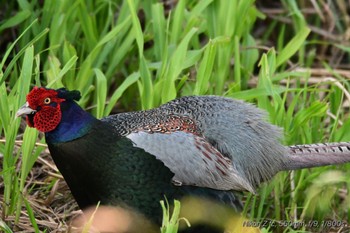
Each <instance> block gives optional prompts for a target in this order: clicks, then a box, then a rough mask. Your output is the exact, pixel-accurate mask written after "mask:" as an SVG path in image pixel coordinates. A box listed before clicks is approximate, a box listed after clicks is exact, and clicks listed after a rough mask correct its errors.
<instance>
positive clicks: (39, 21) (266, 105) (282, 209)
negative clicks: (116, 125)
mask: <svg viewBox="0 0 350 233" xmlns="http://www.w3.org/2000/svg"><path fill="white" fill-rule="evenodd" d="M349 10H350V5H349V2H348V1H345V0H338V1H325V0H310V1H304V0H281V1H273V0H270V1H253V0H227V1H226V0H224V1H219V0H200V1H199V0H178V1H177V0H168V1H155V0H145V1H139V0H115V1H112V0H96V1H87V0H77V1H68V0H60V1H58V0H57V1H56V0H53V1H39V0H33V1H27V0H17V1H6V2H5V1H1V9H0V68H1V69H0V133H1V142H0V155H1V161H0V165H1V166H0V167H1V170H0V175H1V177H0V200H1V201H0V203H1V209H0V211H1V219H0V228H2V229H3V230H4V231H6V232H12V231H11V229H12V230H13V231H15V232H19V231H20V230H27V231H26V232H31V231H33V232H34V231H36V232H39V231H46V232H53V231H54V230H55V229H57V228H59V229H61V230H62V231H63V230H65V229H67V225H66V222H67V221H68V220H69V219H70V217H71V216H72V215H74V213H75V212H74V210H75V209H76V205H75V204H73V203H74V201H73V200H72V198H71V197H70V196H69V191H68V190H67V188H66V186H65V184H64V182H63V181H62V179H61V177H60V175H59V173H58V171H57V169H56V168H55V167H54V165H53V163H52V161H51V160H50V157H49V156H48V152H47V150H46V147H45V144H44V139H42V135H38V133H37V131H36V130H34V129H30V128H25V126H24V125H23V123H21V120H20V119H18V118H15V112H16V111H17V109H18V108H19V107H20V106H21V105H22V104H23V103H24V102H25V96H26V94H27V93H28V92H29V90H30V89H31V88H32V87H33V86H34V85H37V86H46V87H51V88H58V87H62V86H65V87H67V88H69V89H78V90H80V91H81V92H82V95H83V98H82V99H81V101H80V102H79V104H80V105H81V106H83V107H84V108H86V109H88V110H89V111H91V112H92V113H93V114H94V115H95V116H97V117H103V116H106V115H109V114H111V113H112V112H119V111H130V110H138V109H149V108H152V107H155V106H159V105H160V104H161V103H164V102H167V101H169V100H171V99H174V98H176V97H179V96H185V95H212V94H215V95H221V96H228V97H232V98H239V99H243V100H246V101H249V102H253V103H255V104H256V105H257V106H258V107H259V108H262V109H265V110H266V111H267V112H268V113H269V116H270V121H271V122H272V123H274V124H276V125H279V126H281V127H283V128H284V132H285V139H284V143H285V144H286V145H291V144H302V143H313V142H329V141H350V130H349V129H350V120H349V118H348V106H349V100H350V94H349V92H348V90H349V82H348V79H349V77H350V67H349V52H350V46H349V36H350V33H349V28H350V18H349V14H348V12H349ZM349 168H350V166H349V165H343V166H337V167H335V166H330V167H325V168H316V169H305V170H302V171H296V172H292V173H287V172H284V173H280V174H278V176H277V177H275V179H273V181H272V182H269V183H268V184H264V185H263V186H262V187H261V188H260V190H259V194H258V195H256V196H254V195H251V194H248V193H245V194H244V199H245V209H244V213H246V214H247V216H249V218H252V219H272V220H276V221H282V220H291V221H293V222H296V221H306V222H308V221H310V220H315V221H319V223H321V222H322V221H324V220H336V221H338V220H339V221H341V223H344V224H348V225H349V224H350V212H349V209H350V208H349V207H350V203H349V202H350V192H349V188H350V179H349V177H350V169H349ZM344 224H339V225H338V224H336V225H335V226H332V227H331V230H334V231H338V230H339V231H342V230H346V229H347V230H349V228H346V227H344ZM328 229H329V228H328ZM275 230H276V229H274V230H272V229H269V228H268V227H267V229H265V231H266V232H269V231H275ZM294 230H298V232H304V231H307V230H311V231H321V230H322V228H321V226H320V224H319V225H318V226H316V227H315V226H301V227H297V228H296V229H294V228H293V227H292V226H286V227H281V228H279V231H281V232H282V231H286V232H292V231H294Z"/></svg>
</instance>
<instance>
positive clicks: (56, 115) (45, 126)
mask: <svg viewBox="0 0 350 233" xmlns="http://www.w3.org/2000/svg"><path fill="white" fill-rule="evenodd" d="M63 101H65V100H64V99H61V98H59V97H58V96H57V92H56V91H55V90H51V89H46V88H41V87H34V88H33V90H32V91H31V92H30V93H29V94H28V95H27V102H28V105H29V107H30V108H31V109H33V110H35V111H36V112H35V113H34V114H30V115H27V116H26V120H27V124H28V125H29V126H30V127H35V128H36V129H37V130H39V131H41V132H49V131H52V130H54V129H55V128H56V127H57V125H58V124H59V123H60V121H61V118H62V113H61V108H60V103H61V102H63Z"/></svg>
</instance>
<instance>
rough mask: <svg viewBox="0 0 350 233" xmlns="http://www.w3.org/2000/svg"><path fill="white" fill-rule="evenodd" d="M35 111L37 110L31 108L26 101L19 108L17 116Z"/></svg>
mask: <svg viewBox="0 0 350 233" xmlns="http://www.w3.org/2000/svg"><path fill="white" fill-rule="evenodd" d="M35 112H36V110H34V109H31V108H30V107H29V104H28V102H26V103H25V104H24V105H23V106H22V107H21V108H20V109H18V111H17V112H16V117H20V116H23V115H28V114H33V113H35Z"/></svg>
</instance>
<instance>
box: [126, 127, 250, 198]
mask: <svg viewBox="0 0 350 233" xmlns="http://www.w3.org/2000/svg"><path fill="white" fill-rule="evenodd" d="M127 138H129V139H130V140H131V141H132V142H133V143H134V145H135V146H136V147H139V148H142V149H144V150H145V151H146V152H148V153H150V154H152V155H154V156H155V157H156V158H157V159H159V160H161V161H162V162H163V163H164V164H165V166H167V167H168V168H169V169H170V170H171V171H172V172H173V173H174V174H175V175H174V177H173V183H174V184H175V185H194V186H200V187H208V188H213V189H219V190H231V189H235V190H246V189H248V190H249V191H251V192H253V188H252V187H250V184H249V183H248V182H247V181H246V180H243V179H242V178H241V177H240V175H239V174H237V170H236V169H235V168H234V165H233V163H232V161H231V160H230V159H229V158H227V157H224V156H223V155H222V154H221V153H220V152H219V151H218V150H217V149H216V148H215V147H213V146H212V145H211V144H209V143H208V142H207V141H206V140H205V139H203V138H202V137H200V136H197V135H194V134H192V133H187V132H183V131H176V132H172V133H147V132H142V131H140V132H134V133H130V134H129V135H128V136H127Z"/></svg>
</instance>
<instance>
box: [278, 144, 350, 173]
mask: <svg viewBox="0 0 350 233" xmlns="http://www.w3.org/2000/svg"><path fill="white" fill-rule="evenodd" d="M288 151H289V156H288V158H289V160H288V161H287V162H286V164H285V167H284V169H283V170H296V169H301V168H310V167H319V166H326V165H334V164H342V163H347V162H350V142H335V143H318V144H309V145H296V146H289V147H288Z"/></svg>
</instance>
